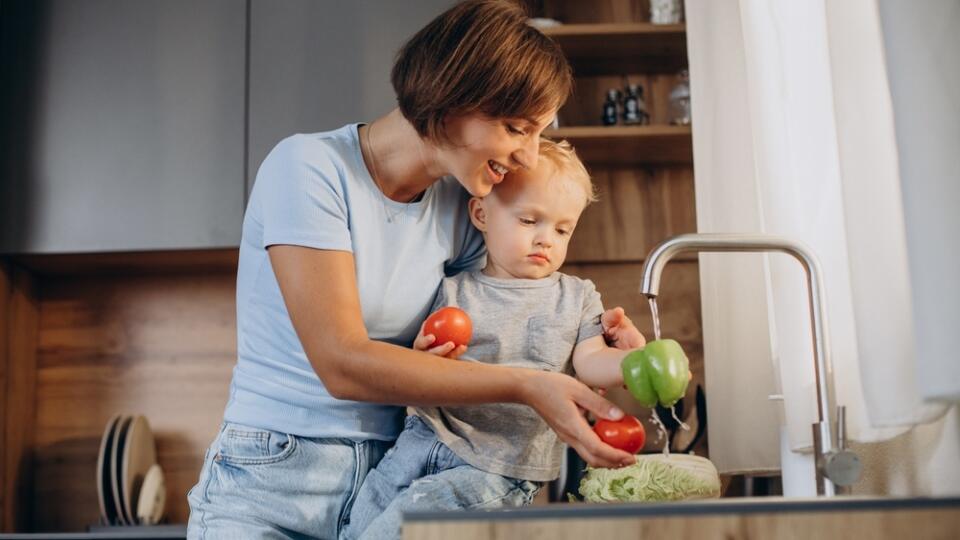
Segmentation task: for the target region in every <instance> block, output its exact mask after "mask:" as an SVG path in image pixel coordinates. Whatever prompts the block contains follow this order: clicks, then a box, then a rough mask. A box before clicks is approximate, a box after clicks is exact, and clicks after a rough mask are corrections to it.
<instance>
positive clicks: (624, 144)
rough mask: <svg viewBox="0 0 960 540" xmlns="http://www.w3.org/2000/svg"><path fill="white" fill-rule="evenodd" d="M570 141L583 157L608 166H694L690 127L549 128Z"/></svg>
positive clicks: (560, 137)
mask: <svg viewBox="0 0 960 540" xmlns="http://www.w3.org/2000/svg"><path fill="white" fill-rule="evenodd" d="M545 134H546V135H547V136H548V137H550V138H553V139H566V140H568V141H570V144H572V145H573V146H574V147H575V148H576V149H577V153H578V154H579V155H580V157H581V159H583V160H584V161H587V162H589V163H594V164H604V165H636V166H643V165H693V136H692V130H691V129H690V126H664V125H648V126H574V127H565V128H559V129H553V130H549V131H547V132H546V133H545Z"/></svg>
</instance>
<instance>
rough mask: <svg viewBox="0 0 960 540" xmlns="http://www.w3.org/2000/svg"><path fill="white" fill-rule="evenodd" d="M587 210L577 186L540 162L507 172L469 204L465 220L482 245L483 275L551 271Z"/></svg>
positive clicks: (529, 276) (526, 275)
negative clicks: (478, 234) (484, 252)
mask: <svg viewBox="0 0 960 540" xmlns="http://www.w3.org/2000/svg"><path fill="white" fill-rule="evenodd" d="M586 205H587V193H586V191H585V189H584V187H583V185H582V184H580V183H577V182H575V181H573V180H571V179H569V178H568V177H566V176H564V175H563V174H557V172H556V167H555V166H554V165H553V163H551V162H550V161H548V160H545V159H541V160H540V162H539V163H538V164H537V167H536V168H534V169H533V170H521V171H518V172H516V173H510V174H508V175H507V177H506V179H505V180H504V181H503V183H501V184H500V185H498V186H497V187H496V189H494V190H493V192H492V193H491V194H490V195H488V196H486V197H484V198H483V199H477V198H474V199H471V200H470V218H471V219H472V220H473V223H474V225H475V226H476V227H477V228H478V229H479V230H480V231H482V232H483V236H484V239H485V241H486V244H487V267H486V268H485V269H484V273H485V274H487V275H489V276H492V277H499V278H523V279H539V278H543V277H547V276H549V275H550V274H552V273H553V272H555V271H556V270H557V269H558V268H560V266H561V265H562V264H563V261H564V259H566V257H567V246H568V245H569V243H570V236H571V235H572V234H573V230H574V228H575V227H576V226H577V221H578V220H579V219H580V214H581V213H582V212H583V209H584V207H585V206H586Z"/></svg>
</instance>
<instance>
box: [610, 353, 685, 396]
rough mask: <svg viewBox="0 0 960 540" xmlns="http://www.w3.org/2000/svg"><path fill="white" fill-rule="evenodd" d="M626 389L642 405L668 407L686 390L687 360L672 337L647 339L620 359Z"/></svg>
mask: <svg viewBox="0 0 960 540" xmlns="http://www.w3.org/2000/svg"><path fill="white" fill-rule="evenodd" d="M620 370H621V371H622V372H623V382H624V383H625V384H626V385H627V390H629V391H630V395H632V396H633V397H634V399H636V400H637V401H638V402H639V403H640V404H641V405H643V406H644V407H654V406H656V405H657V402H659V403H660V405H662V406H664V407H670V406H672V405H673V404H674V403H676V402H677V401H679V400H680V398H682V397H683V395H684V394H685V393H686V392H687V383H689V382H690V379H689V377H690V375H689V373H690V362H689V360H687V355H686V354H684V353H683V349H681V348H680V344H679V343H677V342H676V341H674V340H672V339H659V340H656V341H651V342H650V343H647V345H646V346H645V347H644V348H642V349H637V350H635V351H633V352H631V353H630V354H628V355H627V356H625V357H624V358H623V360H622V361H621V362H620Z"/></svg>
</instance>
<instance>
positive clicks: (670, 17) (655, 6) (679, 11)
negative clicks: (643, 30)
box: [650, 0, 683, 24]
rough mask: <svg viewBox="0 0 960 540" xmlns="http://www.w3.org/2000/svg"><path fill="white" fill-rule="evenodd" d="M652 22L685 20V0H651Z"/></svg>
mask: <svg viewBox="0 0 960 540" xmlns="http://www.w3.org/2000/svg"><path fill="white" fill-rule="evenodd" d="M650 22H651V23H653V24H679V23H681V22H683V0H650Z"/></svg>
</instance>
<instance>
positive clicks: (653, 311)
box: [647, 296, 690, 457]
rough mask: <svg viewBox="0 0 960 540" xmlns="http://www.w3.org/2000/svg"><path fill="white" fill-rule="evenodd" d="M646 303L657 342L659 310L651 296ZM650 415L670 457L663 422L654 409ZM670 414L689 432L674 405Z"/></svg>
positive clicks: (655, 300)
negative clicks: (678, 416)
mask: <svg viewBox="0 0 960 540" xmlns="http://www.w3.org/2000/svg"><path fill="white" fill-rule="evenodd" d="M647 301H648V302H649V303H650V314H651V315H652V316H653V338H654V339H657V340H658V339H660V310H659V308H658V307H657V297H656V296H651V297H649V298H648V300H647ZM650 413H651V414H650V421H651V422H653V423H654V424H655V425H656V426H657V441H658V442H659V441H660V440H661V439H663V455H665V456H667V457H670V437H668V436H667V428H666V426H665V425H664V424H663V421H662V420H660V415H658V414H657V408H656V407H654V408H652V409H650ZM670 414H671V415H672V416H673V419H674V420H676V422H677V424H679V425H680V428H681V429H683V430H684V431H689V430H690V426H688V425H686V424H685V423H683V422H682V421H681V420H680V419H679V418H677V409H676V406H675V405H672V406H670Z"/></svg>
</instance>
